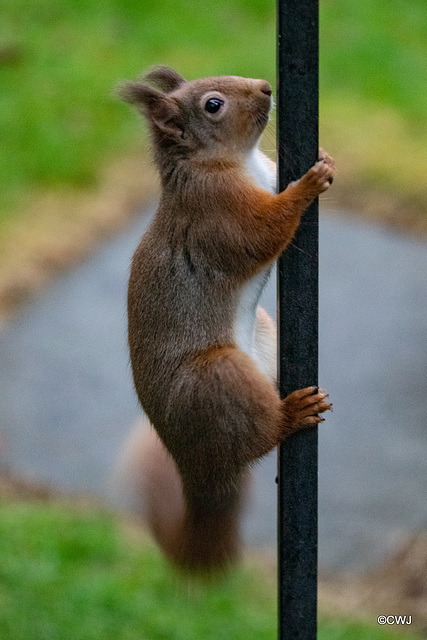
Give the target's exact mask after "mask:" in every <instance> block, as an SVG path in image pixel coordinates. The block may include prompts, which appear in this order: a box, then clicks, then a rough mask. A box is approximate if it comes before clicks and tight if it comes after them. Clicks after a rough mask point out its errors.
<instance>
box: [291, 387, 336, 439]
mask: <svg viewBox="0 0 427 640" xmlns="http://www.w3.org/2000/svg"><path fill="white" fill-rule="evenodd" d="M328 397H329V394H327V393H326V391H324V389H318V388H317V387H307V388H305V389H298V391H294V392H293V393H290V394H289V395H288V396H286V398H284V399H283V400H282V407H283V418H284V421H283V436H284V437H286V436H287V435H289V434H290V433H292V432H293V431H297V430H298V429H302V428H304V427H312V426H315V425H316V424H319V422H323V421H324V420H325V418H322V417H321V416H319V413H324V412H325V411H328V409H331V408H332V403H330V402H328V401H327V398H328Z"/></svg>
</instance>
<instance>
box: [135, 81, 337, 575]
mask: <svg viewBox="0 0 427 640" xmlns="http://www.w3.org/2000/svg"><path fill="white" fill-rule="evenodd" d="M162 73H163V75H164V78H163V80H162ZM174 74H175V72H166V71H164V72H162V71H161V70H160V71H158V72H151V79H152V80H153V79H154V80H155V82H156V85H157V86H161V87H163V88H164V89H166V90H167V91H169V93H162V92H160V91H157V90H155V89H151V88H150V87H148V86H146V85H138V84H132V85H130V86H128V88H127V89H125V95H126V97H127V99H128V100H130V101H132V102H136V103H137V104H138V105H139V106H140V108H141V109H142V111H143V112H144V114H145V115H146V117H147V120H148V123H149V126H150V130H151V135H152V140H153V144H154V151H155V157H156V161H157V164H158V167H159V170H160V175H161V179H162V196H161V200H160V205H159V208H158V211H157V214H156V217H155V219H154V221H153V223H152V224H151V226H150V228H149V230H148V232H147V233H146V235H145V236H144V237H143V239H142V241H141V244H140V245H139V247H138V249H137V250H136V252H135V255H134V258H133V263H132V269H131V275H130V280H129V293H128V318H129V347H130V355H131V362H132V371H133V376H134V382H135V388H136V390H137V393H138V397H139V399H140V402H141V404H142V406H143V408H144V410H145V412H146V414H147V416H148V418H149V419H150V421H151V423H152V424H153V426H154V427H155V429H156V431H157V433H158V435H159V437H160V439H161V441H162V443H163V445H160V444H159V443H158V444H157V448H156V450H155V455H153V458H152V460H153V461H156V464H154V463H151V464H150V465H149V466H150V468H149V469H148V470H147V471H148V475H149V476H150V474H151V476H150V477H151V480H149V481H148V489H149V491H148V493H149V496H151V497H149V502H150V504H151V510H150V521H151V525H152V528H153V531H154V534H155V535H156V537H157V539H158V540H159V542H160V544H161V545H162V547H163V549H164V550H165V552H166V553H167V555H168V556H169V557H170V558H171V559H172V560H173V561H174V562H175V563H176V564H178V565H179V566H181V567H184V568H189V569H191V570H198V571H210V570H212V569H215V568H218V567H221V566H223V565H225V564H227V563H228V562H229V561H231V560H232V559H233V558H234V557H235V556H236V554H237V550H238V525H237V513H238V511H239V506H240V503H241V491H242V484H243V482H244V478H245V476H246V471H247V468H248V465H250V464H251V463H252V462H253V461H255V460H257V459H258V458H260V457H261V456H263V455H265V454H266V453H268V452H269V451H270V450H271V449H273V448H274V447H275V446H276V445H277V444H278V443H279V442H280V441H281V440H282V439H283V438H284V437H286V436H287V435H288V434H289V433H291V432H292V431H294V430H296V429H300V428H302V427H305V426H309V425H315V424H317V423H318V422H320V421H321V420H322V418H320V417H319V416H318V413H321V412H323V411H325V410H326V409H328V408H329V407H330V404H329V403H328V402H327V401H326V399H325V398H326V394H325V393H324V392H322V391H320V392H317V393H315V390H314V388H309V389H305V390H301V391H298V392H295V393H294V394H291V395H290V396H288V397H287V398H285V400H280V398H279V395H278V392H277V389H276V388H275V385H274V384H273V382H272V380H271V379H269V378H267V377H266V375H264V374H263V373H261V371H260V370H259V368H258V366H257V364H256V362H255V361H254V360H253V359H252V358H251V357H250V356H249V355H247V354H246V353H244V352H243V351H241V350H240V349H239V348H238V346H237V344H236V342H235V338H234V334H233V323H234V318H235V314H236V305H237V300H238V298H239V295H240V291H241V289H242V287H243V286H244V285H245V283H246V282H248V280H250V279H251V278H252V277H253V276H254V275H255V274H257V273H258V272H259V271H260V270H262V269H263V268H264V267H265V265H267V264H269V263H271V262H272V261H273V260H275V259H276V258H277V256H278V255H279V254H280V253H281V252H282V251H283V250H284V249H285V247H286V246H287V244H288V243H289V242H290V240H291V239H292V237H293V235H294V233H295V230H296V228H297V226H298V224H299V220H300V217H301V215H302V213H303V211H304V210H305V209H306V207H307V206H308V205H309V204H310V202H311V201H312V200H313V199H314V198H315V197H316V196H317V195H318V194H319V193H321V192H322V191H324V190H326V188H327V187H328V186H329V183H330V180H331V178H332V176H333V173H334V166H333V161H332V160H331V159H329V157H327V159H326V161H324V162H318V163H317V164H316V165H315V166H314V167H312V168H311V169H310V171H308V172H307V174H305V175H304V176H303V177H302V178H301V179H300V180H299V181H297V182H296V183H291V184H290V185H289V186H288V187H287V189H286V190H285V191H284V192H282V193H281V194H279V195H273V194H271V193H269V192H267V191H264V190H263V189H261V188H259V187H258V186H257V185H256V183H255V181H254V180H253V179H252V178H251V177H250V176H249V175H248V174H247V172H246V169H245V158H246V155H247V153H248V152H249V151H250V150H251V149H252V148H253V147H254V146H255V144H256V140H257V138H258V137H259V135H260V133H261V131H262V129H263V128H264V126H265V123H266V119H267V115H268V110H269V106H270V98H269V96H268V95H267V91H268V90H267V87H268V85H266V83H265V82H264V81H261V80H248V79H244V78H236V77H225V78H206V79H203V80H197V81H194V82H191V83H187V82H185V81H184V80H182V82H181V81H180V80H179V78H180V76H178V74H175V75H174ZM154 80H153V81H154ZM212 91H213V92H220V95H222V96H224V100H225V101H226V111H225V115H224V116H221V119H220V120H217V119H216V116H212V117H210V116H209V117H207V116H206V114H203V108H202V107H203V101H202V106H201V103H200V100H201V96H204V95H206V93H207V92H212ZM224 109H225V107H224ZM264 324H266V323H265V321H264ZM267 324H268V323H267ZM163 446H164V447H166V449H167V450H168V452H169V454H170V455H171V456H172V458H173V460H172V458H171V457H170V456H169V454H167V453H166V451H164V450H163V448H162V447H163ZM168 484H169V486H170V489H169V490H168V489H167V486H168ZM178 485H179V486H178ZM173 486H174V487H175V488H172V487H173ZM168 491H169V492H170V495H169V497H168ZM181 492H183V495H184V502H182V504H185V508H183V509H182V510H181V511H180V509H178V512H180V515H179V516H176V517H169V516H168V517H165V513H166V511H165V509H166V507H165V505H164V504H163V505H162V506H160V503H161V502H162V501H169V502H170V505H171V513H175V508H174V507H173V505H174V504H175V505H176V504H178V503H179V500H178V503H177V498H176V496H178V495H179V496H180V495H181Z"/></svg>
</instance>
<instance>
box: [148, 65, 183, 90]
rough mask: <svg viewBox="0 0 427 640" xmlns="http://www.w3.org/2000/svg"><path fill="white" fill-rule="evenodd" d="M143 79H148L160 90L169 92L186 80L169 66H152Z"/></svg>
mask: <svg viewBox="0 0 427 640" xmlns="http://www.w3.org/2000/svg"><path fill="white" fill-rule="evenodd" d="M145 80H148V81H149V82H151V83H152V84H154V85H155V86H156V87H159V89H162V91H166V93H170V92H171V91H174V90H175V89H178V87H180V86H181V85H182V84H184V82H187V81H186V79H185V78H183V77H182V76H180V75H179V73H177V72H176V71H174V70H173V69H171V68H170V67H164V66H159V67H154V69H152V71H150V72H149V73H147V75H146V76H145Z"/></svg>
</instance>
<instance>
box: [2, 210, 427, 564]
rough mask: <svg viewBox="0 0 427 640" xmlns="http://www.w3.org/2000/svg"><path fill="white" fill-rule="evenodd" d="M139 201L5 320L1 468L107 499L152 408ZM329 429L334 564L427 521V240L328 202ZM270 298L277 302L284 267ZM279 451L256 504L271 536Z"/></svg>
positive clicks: (254, 531) (323, 490)
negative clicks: (132, 436) (136, 279)
mask: <svg viewBox="0 0 427 640" xmlns="http://www.w3.org/2000/svg"><path fill="white" fill-rule="evenodd" d="M147 224H148V218H147V215H145V214H143V215H141V217H140V218H139V219H137V220H136V221H135V223H134V224H133V226H132V227H131V228H129V229H128V230H127V231H126V232H124V233H123V234H121V235H120V236H118V237H117V238H115V239H113V240H112V241H111V242H109V243H108V244H106V245H105V246H103V247H102V248H101V249H100V250H98V251H97V252H96V253H95V254H93V255H92V257H91V258H90V259H89V260H87V261H86V262H85V263H84V264H82V265H81V266H79V267H78V268H76V269H74V270H73V271H72V272H70V273H68V274H65V275H63V276H62V277H60V278H59V279H58V280H57V281H56V282H55V284H54V285H53V286H52V287H51V288H50V289H49V290H48V291H46V292H45V293H44V294H43V295H41V296H40V297H39V298H38V299H37V300H36V301H35V302H34V303H32V304H31V305H29V306H28V307H27V308H26V309H25V310H24V311H23V312H22V314H21V315H20V317H19V318H17V319H16V320H15V321H14V322H13V323H12V324H11V325H10V326H9V327H7V328H6V329H4V330H3V331H2V333H1V334H0V437H1V438H2V441H3V450H2V452H1V454H0V468H7V469H10V470H12V471H13V472H15V473H17V474H20V475H23V476H24V477H26V478H28V479H30V480H37V481H42V482H45V483H47V484H48V485H51V486H53V487H55V488H56V489H59V490H62V491H65V492H79V493H82V492H83V493H89V494H93V495H95V496H99V497H101V498H103V499H105V500H107V501H111V500H112V498H111V476H112V469H113V467H114V464H115V461H116V459H117V456H118V454H119V451H120V448H121V445H122V443H123V441H124V440H125V439H126V435H127V433H128V432H129V431H130V430H131V428H132V426H133V424H134V422H135V420H136V419H137V417H138V416H139V415H140V410H139V408H138V404H137V401H136V398H135V395H134V392H133V389H132V384H131V376H130V369H129V364H128V355H127V346H126V316H125V299H126V286H127V275H128V267H129V264H130V257H131V255H132V252H133V250H134V248H135V247H136V245H137V243H138V241H139V236H140V235H141V234H142V232H143V231H144V229H145V228H146V225H147ZM320 236H321V254H320V283H321V284H320V383H321V385H322V386H323V387H325V388H327V389H328V391H329V392H330V395H331V399H332V401H333V403H334V412H333V414H330V415H328V417H327V421H326V422H325V423H324V424H322V425H321V427H320V432H319V536H320V537H319V555H320V564H321V566H322V567H327V568H329V569H334V568H335V569H336V568H341V567H350V566H356V567H359V568H363V567H368V566H372V565H373V564H375V563H377V562H379V561H381V559H382V558H383V557H384V554H385V553H386V552H387V551H388V550H390V549H391V548H392V547H393V545H394V544H395V543H397V542H398V541H399V540H400V539H401V538H402V537H403V536H405V535H406V534H407V533H410V532H415V531H417V530H421V529H426V528H427V499H426V495H427V429H426V425H427V393H426V387H427V385H426V378H427V286H426V282H427V244H425V243H423V242H418V241H416V240H414V239H411V238H409V237H403V236H400V235H397V234H395V233H393V232H391V231H386V230H384V229H380V228H375V227H369V226H366V225H365V224H363V223H361V222H360V221H357V220H355V219H351V218H348V217H345V218H344V217H342V218H340V217H337V216H336V215H334V216H333V217H330V216H328V215H327V213H323V214H322V216H321V229H320ZM263 304H264V306H265V307H266V308H267V310H268V311H269V312H270V313H271V314H272V315H273V316H274V315H275V284H274V280H273V279H272V280H271V281H270V283H269V286H268V290H267V291H266V292H265V294H264V296H263ZM275 476H276V459H275V455H270V456H269V457H268V458H267V459H265V460H264V461H262V462H261V463H260V465H259V466H258V468H257V471H256V479H255V488H254V492H253V495H252V498H251V504H250V507H249V509H248V512H247V515H246V519H245V536H246V539H247V541H248V543H249V544H252V545H262V546H274V545H275V534H276V523H275V517H276V516H275V512H276V485H275V482H274V479H275Z"/></svg>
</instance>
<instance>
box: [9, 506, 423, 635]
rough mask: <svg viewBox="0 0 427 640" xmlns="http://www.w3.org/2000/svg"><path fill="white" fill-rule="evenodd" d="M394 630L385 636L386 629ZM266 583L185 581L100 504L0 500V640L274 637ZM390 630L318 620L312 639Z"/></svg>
mask: <svg viewBox="0 0 427 640" xmlns="http://www.w3.org/2000/svg"><path fill="white" fill-rule="evenodd" d="M393 631H394V632H393ZM275 637H276V595H275V585H274V579H273V580H272V581H271V582H269V581H268V580H267V579H266V577H265V576H264V577H262V575H259V572H255V571H254V569H248V568H243V569H240V570H238V571H236V572H234V573H232V574H231V575H229V576H228V577H226V578H225V579H222V580H221V582H220V583H218V584H209V585H205V586H202V585H200V584H192V585H189V584H187V583H184V582H180V581H178V579H177V578H176V577H175V576H174V575H173V574H172V573H171V571H170V569H169V568H168V566H167V565H166V564H165V562H164V560H163V559H162V558H161V557H160V555H159V552H158V551H157V549H156V548H155V547H154V545H153V544H152V543H151V542H149V541H147V540H146V539H145V538H143V537H142V538H141V536H140V537H139V538H136V537H135V536H134V537H133V539H131V538H129V539H128V540H127V541H125V538H124V536H123V531H122V530H121V529H120V526H119V524H118V522H117V521H116V519H115V518H113V517H112V516H111V515H110V514H109V513H107V512H105V511H102V510H100V509H93V508H92V509H89V508H88V507H85V508H84V509H81V508H79V509H78V508H77V507H75V506H70V505H68V506H67V505H65V504H61V503H50V504H45V503H28V502H27V503H19V502H8V503H3V504H0V638H1V639H2V640H58V639H59V638H60V639H61V640H100V639H101V638H102V640H200V639H202V638H203V640H221V639H224V640H242V639H243V638H244V639H245V640H252V639H253V640H255V639H256V640H273V639H274V638H275ZM410 637H414V636H412V635H410V636H409V635H407V634H406V633H404V631H401V630H399V629H397V631H396V630H392V631H390V630H389V629H387V628H386V627H379V626H378V625H372V626H369V625H366V624H361V623H359V622H355V621H352V620H343V619H335V618H330V619H322V620H321V622H320V630H319V640H366V639H367V638H369V640H399V639H400V640H403V639H404V638H407V639H408V638H410Z"/></svg>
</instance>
